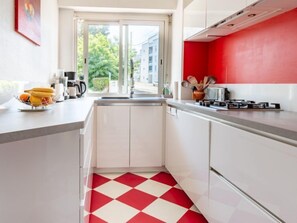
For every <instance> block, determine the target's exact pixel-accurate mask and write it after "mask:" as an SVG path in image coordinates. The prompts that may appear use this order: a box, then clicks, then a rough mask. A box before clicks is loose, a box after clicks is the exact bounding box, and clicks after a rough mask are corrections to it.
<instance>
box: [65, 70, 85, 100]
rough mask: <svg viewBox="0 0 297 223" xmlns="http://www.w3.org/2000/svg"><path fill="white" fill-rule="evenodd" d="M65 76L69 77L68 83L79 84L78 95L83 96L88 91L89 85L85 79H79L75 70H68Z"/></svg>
mask: <svg viewBox="0 0 297 223" xmlns="http://www.w3.org/2000/svg"><path fill="white" fill-rule="evenodd" d="M64 75H65V77H68V83H69V82H70V83H69V85H70V86H76V85H78V88H77V91H76V96H77V97H81V96H83V94H84V93H85V92H86V91H87V85H86V82H85V81H83V80H78V78H77V76H76V72H74V71H66V72H65V74H64Z"/></svg>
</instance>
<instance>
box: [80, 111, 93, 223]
mask: <svg viewBox="0 0 297 223" xmlns="http://www.w3.org/2000/svg"><path fill="white" fill-rule="evenodd" d="M95 137H96V136H95V122H94V108H93V107H92V109H91V111H90V113H89V115H88V118H87V120H86V121H85V127H84V128H83V129H81V130H80V171H81V174H80V176H81V177H80V181H81V182H80V195H81V196H80V199H81V217H82V218H83V216H84V215H83V210H85V209H86V210H90V207H87V205H90V202H88V201H86V197H85V196H86V193H87V190H88V187H87V185H92V182H93V177H92V175H93V168H92V166H91V160H92V155H93V151H94V149H95V148H94V147H95V145H94V141H95V140H94V139H95ZM81 222H83V219H81Z"/></svg>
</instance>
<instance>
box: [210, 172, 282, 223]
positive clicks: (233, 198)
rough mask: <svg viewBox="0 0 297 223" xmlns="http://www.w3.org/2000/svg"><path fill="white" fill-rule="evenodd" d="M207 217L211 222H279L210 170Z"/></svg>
mask: <svg viewBox="0 0 297 223" xmlns="http://www.w3.org/2000/svg"><path fill="white" fill-rule="evenodd" d="M205 217H206V218H207V220H208V221H209V222H211V223H239V222H240V223H251V222H252V223H277V222H278V221H276V220H275V219H274V218H272V217H271V216H269V215H268V214H266V213H265V212H264V211H262V210H261V209H260V208H259V207H258V206H257V204H256V203H254V202H253V201H251V200H250V199H249V198H248V197H247V196H245V195H244V194H243V193H241V192H240V191H238V190H237V189H236V188H234V187H233V186H232V185H231V184H230V183H228V182H227V181H226V180H224V178H223V177H221V176H219V175H217V174H216V173H215V172H213V171H210V190H209V205H208V212H207V215H206V216H205Z"/></svg>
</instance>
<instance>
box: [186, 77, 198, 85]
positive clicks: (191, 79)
mask: <svg viewBox="0 0 297 223" xmlns="http://www.w3.org/2000/svg"><path fill="white" fill-rule="evenodd" d="M187 80H188V81H189V82H190V84H192V85H196V84H198V81H197V79H196V78H195V77H193V76H188V78H187Z"/></svg>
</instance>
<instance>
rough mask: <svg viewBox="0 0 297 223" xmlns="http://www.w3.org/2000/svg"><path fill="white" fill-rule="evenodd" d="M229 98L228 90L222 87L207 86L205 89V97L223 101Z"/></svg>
mask: <svg viewBox="0 0 297 223" xmlns="http://www.w3.org/2000/svg"><path fill="white" fill-rule="evenodd" d="M229 98H230V92H229V91H228V89H227V88H224V87H208V88H206V89H205V99H208V100H217V101H225V100H228V99H229Z"/></svg>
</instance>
